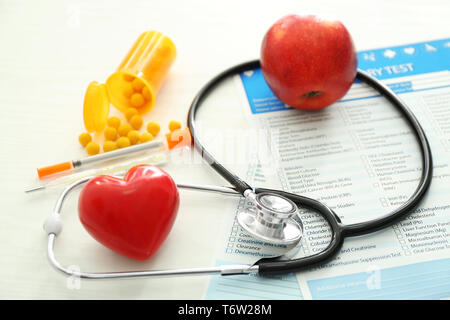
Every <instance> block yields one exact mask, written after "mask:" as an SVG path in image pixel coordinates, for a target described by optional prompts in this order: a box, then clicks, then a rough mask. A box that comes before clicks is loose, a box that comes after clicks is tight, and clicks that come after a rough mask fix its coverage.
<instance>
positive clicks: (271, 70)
mask: <svg viewBox="0 0 450 320" xmlns="http://www.w3.org/2000/svg"><path fill="white" fill-rule="evenodd" d="M357 64H358V60H357V55H356V51H355V47H354V45H353V40H352V38H351V36H350V33H349V32H348V30H347V29H346V28H345V26H344V25H343V24H342V23H341V22H339V21H336V20H327V19H323V18H320V17H318V16H314V15H308V16H298V15H288V16H285V17H283V18H281V19H280V20H278V21H277V22H276V23H275V24H274V25H273V26H272V27H271V28H270V29H269V31H267V33H266V35H265V36H264V39H263V42H262V47H261V69H262V72H263V75H264V78H265V79H266V81H267V84H268V85H269V87H270V89H272V91H273V93H274V94H275V95H276V96H277V97H278V98H279V99H280V100H281V101H283V102H284V103H285V104H287V105H289V106H292V107H294V108H298V109H306V110H318V109H322V108H325V107H327V106H329V105H330V104H332V103H333V102H336V101H337V100H339V99H340V98H342V97H343V96H344V95H345V93H346V92H347V91H348V89H349V88H350V86H351V85H352V83H353V81H354V79H355V76H356V70H357Z"/></svg>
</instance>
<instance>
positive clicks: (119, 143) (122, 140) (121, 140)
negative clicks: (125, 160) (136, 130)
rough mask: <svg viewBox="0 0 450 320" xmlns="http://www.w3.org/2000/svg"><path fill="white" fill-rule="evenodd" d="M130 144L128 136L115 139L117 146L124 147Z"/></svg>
mask: <svg viewBox="0 0 450 320" xmlns="http://www.w3.org/2000/svg"><path fill="white" fill-rule="evenodd" d="M130 144H131V142H130V139H128V137H120V138H119V139H117V141H116V145H117V147H118V148H126V147H128V146H129V145H130Z"/></svg>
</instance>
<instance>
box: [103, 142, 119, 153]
mask: <svg viewBox="0 0 450 320" xmlns="http://www.w3.org/2000/svg"><path fill="white" fill-rule="evenodd" d="M116 149H117V145H116V143H115V142H114V141H109V140H108V141H105V143H104V144H103V151H104V152H108V151H113V150H116Z"/></svg>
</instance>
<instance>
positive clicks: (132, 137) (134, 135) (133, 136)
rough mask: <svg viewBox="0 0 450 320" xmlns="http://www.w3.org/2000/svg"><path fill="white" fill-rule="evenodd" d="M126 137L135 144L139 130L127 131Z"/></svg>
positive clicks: (137, 140)
mask: <svg viewBox="0 0 450 320" xmlns="http://www.w3.org/2000/svg"><path fill="white" fill-rule="evenodd" d="M127 137H128V139H130V143H131V144H136V143H138V142H139V139H140V138H141V135H140V133H139V131H137V130H131V131H130V132H128V135H127Z"/></svg>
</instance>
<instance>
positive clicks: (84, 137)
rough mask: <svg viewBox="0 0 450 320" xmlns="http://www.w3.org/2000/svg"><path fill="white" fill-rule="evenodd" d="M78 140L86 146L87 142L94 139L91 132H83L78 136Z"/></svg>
mask: <svg viewBox="0 0 450 320" xmlns="http://www.w3.org/2000/svg"><path fill="white" fill-rule="evenodd" d="M78 141H80V143H81V145H82V146H83V147H86V146H87V144H88V143H89V142H91V141H92V137H91V135H90V134H89V133H87V132H83V133H82V134H80V135H79V136H78Z"/></svg>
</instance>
